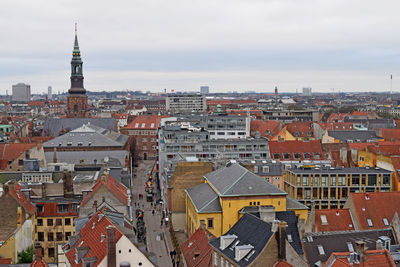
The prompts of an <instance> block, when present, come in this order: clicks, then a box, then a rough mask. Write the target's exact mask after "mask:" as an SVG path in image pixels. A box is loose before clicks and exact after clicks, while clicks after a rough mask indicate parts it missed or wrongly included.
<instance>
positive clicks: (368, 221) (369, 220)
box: [367, 219, 374, 227]
mask: <svg viewBox="0 0 400 267" xmlns="http://www.w3.org/2000/svg"><path fill="white" fill-rule="evenodd" d="M367 223H368V226H369V227H372V226H374V224H373V223H372V220H371V219H367Z"/></svg>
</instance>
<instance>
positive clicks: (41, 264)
mask: <svg viewBox="0 0 400 267" xmlns="http://www.w3.org/2000/svg"><path fill="white" fill-rule="evenodd" d="M30 267H49V265H48V264H47V263H46V262H45V261H44V260H43V259H42V260H40V261H37V260H34V261H33V262H32V264H31V266H30Z"/></svg>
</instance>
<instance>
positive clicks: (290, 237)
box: [287, 234, 293, 242]
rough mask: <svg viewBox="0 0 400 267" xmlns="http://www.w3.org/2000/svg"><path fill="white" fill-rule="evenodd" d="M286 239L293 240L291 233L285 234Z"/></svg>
mask: <svg viewBox="0 0 400 267" xmlns="http://www.w3.org/2000/svg"><path fill="white" fill-rule="evenodd" d="M287 240H288V241H289V242H293V238H292V235H291V234H288V235H287Z"/></svg>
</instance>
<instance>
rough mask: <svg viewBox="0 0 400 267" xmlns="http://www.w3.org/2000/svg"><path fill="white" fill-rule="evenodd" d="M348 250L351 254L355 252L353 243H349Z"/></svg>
mask: <svg viewBox="0 0 400 267" xmlns="http://www.w3.org/2000/svg"><path fill="white" fill-rule="evenodd" d="M347 248H348V249H349V251H350V252H354V247H353V244H352V243H351V242H347Z"/></svg>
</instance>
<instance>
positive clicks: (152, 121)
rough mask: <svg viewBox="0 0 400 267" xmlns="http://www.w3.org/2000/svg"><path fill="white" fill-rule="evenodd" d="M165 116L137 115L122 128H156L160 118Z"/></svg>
mask: <svg viewBox="0 0 400 267" xmlns="http://www.w3.org/2000/svg"><path fill="white" fill-rule="evenodd" d="M165 117H167V116H158V115H139V116H137V117H136V118H134V119H133V121H132V122H131V123H129V124H128V125H127V126H125V127H124V129H134V130H157V128H158V125H159V124H160V121H161V119H162V118H165Z"/></svg>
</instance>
